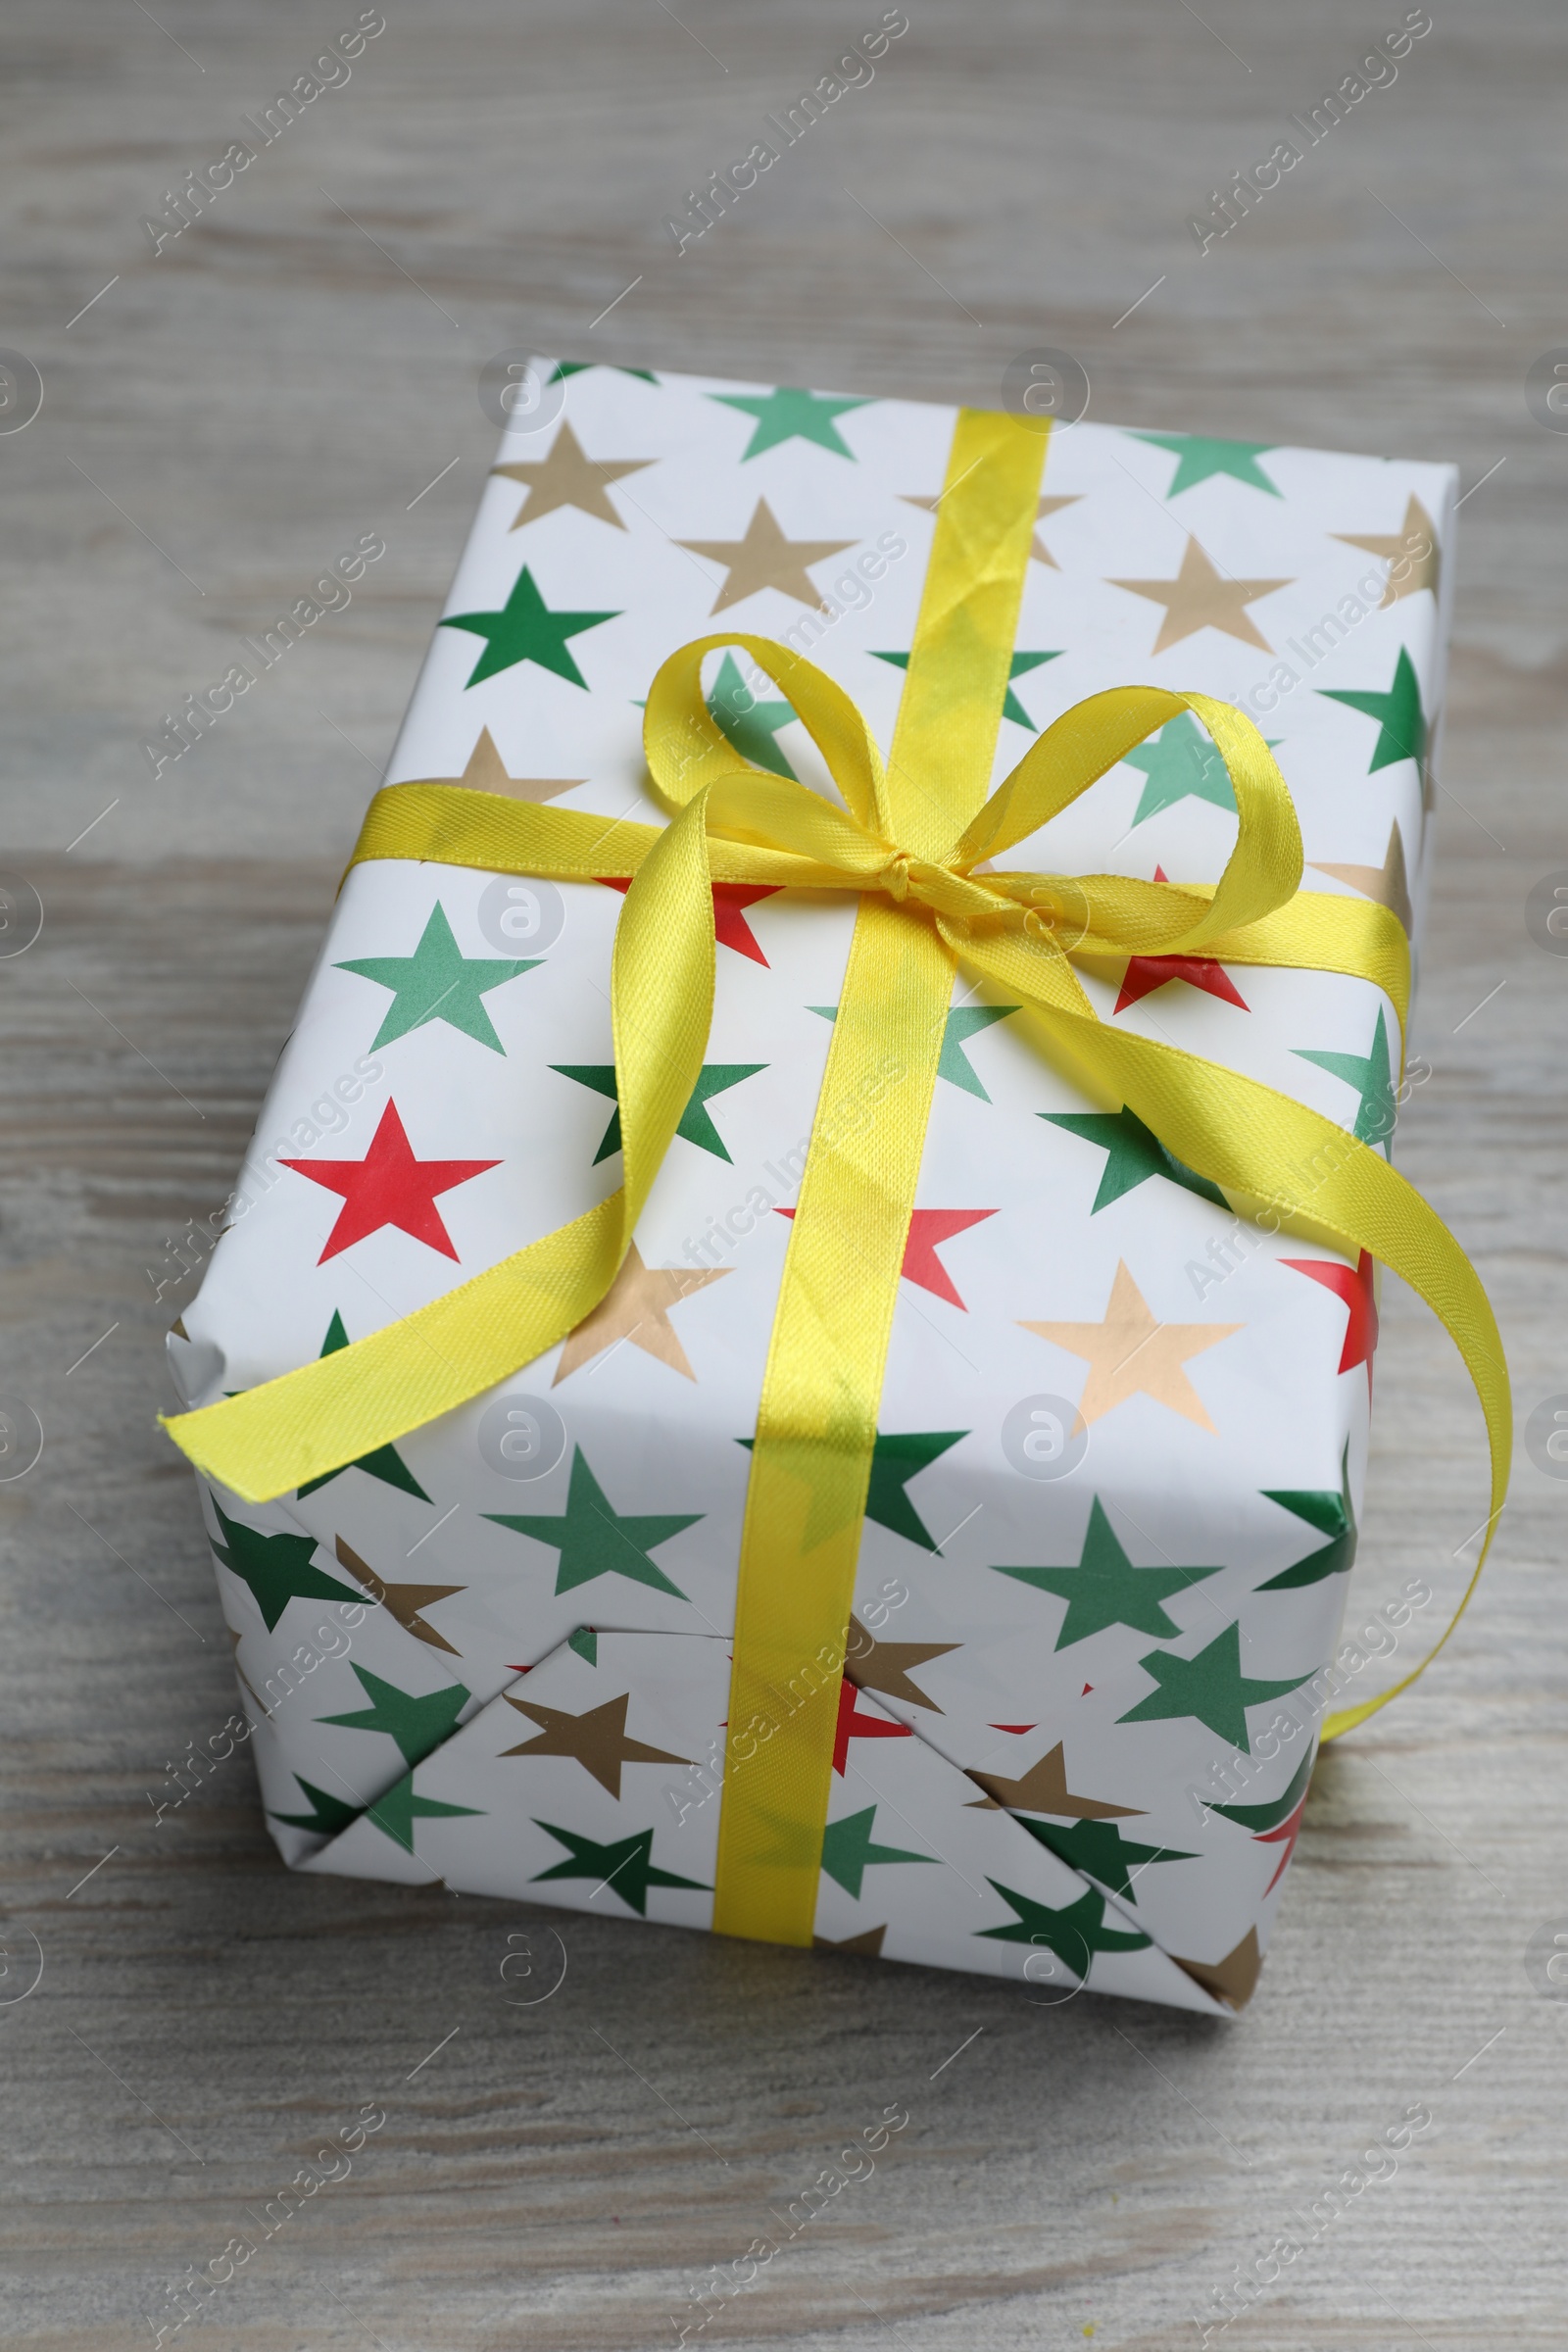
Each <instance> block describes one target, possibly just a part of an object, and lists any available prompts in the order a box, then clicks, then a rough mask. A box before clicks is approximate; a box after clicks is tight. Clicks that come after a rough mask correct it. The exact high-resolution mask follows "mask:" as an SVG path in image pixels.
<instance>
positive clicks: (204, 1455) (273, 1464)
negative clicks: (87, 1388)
mask: <svg viewBox="0 0 1568 2352" xmlns="http://www.w3.org/2000/svg"><path fill="white" fill-rule="evenodd" d="M704 820H705V808H704V803H703V800H702V799H701V798H699V799H698V800H696V801H694V802H693V803H692V804H691V806H690V807H689V808H688V809H684V810H683V811H682V813H681V815H680V816H679V817H677V818H676V819H675V821H674V823H672V824H671V825H669V826H668V827H667V828H666V829H665V830H664V831H663V832H662V833H661V834H660V835H659V836H658V838H657V840H656V842H655V844H654V846H653V847H652V849H651V850H650V851H649V853H648V855H647V857H646V858H645V859H644V860H643V863H642V864H641V866H640V867H639V868H638V872H637V875H636V878H635V879H634V880H633V882H632V885H631V888H630V890H629V891H628V892H627V894H626V902H625V905H624V907H622V909H621V913H620V919H619V921H618V923H617V925H616V929H615V950H614V956H613V962H612V966H611V1008H612V1018H613V1028H614V1041H615V1047H614V1050H615V1080H616V1092H617V1096H618V1100H619V1103H620V1114H621V1138H622V1166H623V1168H624V1170H625V1182H624V1184H623V1185H622V1186H621V1187H620V1188H619V1189H618V1190H616V1191H615V1192H613V1193H612V1194H610V1196H609V1197H608V1199H606V1200H604V1201H600V1202H599V1203H598V1205H597V1206H596V1207H594V1208H591V1209H589V1210H587V1211H586V1212H585V1213H584V1214H583V1215H582V1216H580V1217H575V1218H573V1219H572V1220H571V1222H570V1223H569V1224H566V1225H561V1226H558V1227H557V1228H556V1230H555V1231H554V1232H553V1233H547V1234H545V1235H543V1236H542V1237H541V1238H540V1239H539V1240H538V1241H536V1242H531V1243H530V1244H529V1245H528V1247H527V1249H525V1250H517V1251H515V1253H514V1254H513V1255H512V1256H511V1257H508V1258H504V1259H503V1260H502V1262H501V1263H500V1265H498V1266H491V1267H490V1268H489V1269H488V1270H487V1271H486V1272H485V1273H483V1274H476V1275H475V1276H474V1277H473V1278H472V1280H471V1281H469V1282H466V1283H463V1284H461V1285H460V1286H459V1288H458V1289H457V1290H455V1291H448V1292H447V1293H446V1294H445V1295H444V1296H443V1297H442V1298H440V1299H432V1300H431V1302H430V1303H429V1305H427V1306H423V1307H419V1308H418V1309H417V1310H416V1312H415V1313H413V1314H411V1315H405V1316H403V1317H402V1318H401V1320H399V1321H398V1322H395V1323H390V1324H388V1325H386V1326H385V1327H384V1328H383V1329H382V1330H380V1331H377V1332H372V1333H371V1334H370V1335H369V1337H368V1339H363V1340H356V1341H354V1342H353V1343H352V1345H351V1346H349V1347H347V1348H339V1349H337V1350H336V1351H335V1352H334V1353H333V1354H331V1355H326V1356H322V1357H321V1358H320V1359H319V1361H318V1362H316V1363H311V1364H302V1365H300V1366H299V1368H298V1369H297V1370H296V1371H293V1372H285V1373H284V1374H282V1375H281V1377H280V1378H278V1379H276V1380H269V1381H264V1382H263V1383H262V1384H261V1385H260V1386H259V1387H257V1388H254V1389H248V1390H246V1391H244V1392H243V1393H242V1394H241V1395H239V1396H237V1397H225V1398H223V1400H222V1401H221V1403H218V1404H209V1405H204V1406H202V1407H200V1408H199V1409H198V1410H196V1411H194V1412H187V1413H176V1414H174V1415H172V1416H168V1417H165V1416H160V1418H161V1419H162V1420H163V1425H164V1427H165V1428H166V1429H167V1430H168V1432H169V1434H170V1436H171V1437H172V1439H173V1441H174V1443H175V1445H176V1446H179V1447H180V1448H181V1450H182V1451H183V1452H184V1453H185V1454H187V1455H188V1456H189V1458H190V1460H191V1461H192V1462H193V1463H194V1464H195V1466H196V1468H197V1469H198V1470H200V1471H201V1472H202V1473H203V1475H204V1476H206V1477H208V1478H211V1479H214V1480H216V1481H217V1483H218V1484H219V1485H220V1486H223V1487H226V1488H227V1489H228V1490H229V1492H230V1493H231V1494H234V1495H239V1496H240V1497H241V1499H242V1500H243V1501H246V1502H268V1501H270V1500H271V1499H272V1498H273V1496H275V1495H286V1494H288V1493H290V1492H291V1491H293V1490H296V1489H298V1488H299V1487H301V1486H304V1485H307V1484H309V1482H310V1481H311V1480H312V1479H317V1478H322V1477H324V1476H325V1475H326V1474H327V1473H328V1472H329V1471H332V1470H341V1469H342V1468H343V1467H344V1465H345V1464H346V1463H349V1462H353V1461H357V1460H358V1459H359V1457H360V1456H361V1455H362V1454H365V1453H368V1452H370V1451H371V1450H372V1449H373V1448H374V1447H375V1446H384V1445H390V1444H392V1443H393V1442H394V1441H395V1440H396V1439H398V1438H400V1437H402V1436H404V1435H406V1434H407V1432H408V1431H409V1430H411V1429H417V1428H420V1427H422V1426H423V1424H424V1423H425V1422H427V1421H433V1420H436V1419H437V1418H438V1417H439V1416H440V1415H441V1414H443V1413H449V1412H452V1411H454V1410H455V1409H456V1408H457V1407H458V1406H459V1405H462V1404H466V1403H467V1402H468V1400H469V1399H470V1398H471V1397H478V1396H482V1395H483V1393H484V1391H485V1390H486V1389H490V1388H494V1386H495V1385H496V1383H497V1382H498V1381H502V1380H506V1379H507V1378H509V1377H510V1375H511V1374H512V1373H514V1372H515V1371H517V1370H518V1369H519V1368H520V1367H521V1366H522V1365H523V1364H527V1363H532V1362H533V1360H534V1358H535V1357H536V1356H539V1355H542V1354H543V1353H544V1351H545V1349H546V1348H552V1347H554V1346H555V1344H556V1342H557V1341H558V1340H562V1339H564V1337H565V1335H566V1333H567V1332H568V1331H570V1330H572V1329H573V1327H574V1326H575V1325H576V1324H578V1323H580V1322H581V1321H582V1319H583V1317H584V1316H585V1315H588V1314H591V1313H592V1311H593V1309H594V1308H595V1307H596V1306H597V1305H598V1304H599V1301H600V1300H601V1299H603V1297H604V1296H605V1293H606V1292H607V1291H608V1290H609V1289H610V1286H611V1284H612V1283H613V1281H614V1279H615V1275H616V1273H617V1271H618V1270H619V1267H620V1263H621V1260H622V1258H623V1257H624V1256H625V1254H626V1250H627V1247H628V1245H629V1243H630V1241H631V1237H632V1234H633V1231H634V1230H635V1227H636V1223H637V1219H638V1216H639V1215H640V1213H641V1211H642V1207H643V1203H644V1201H646V1200H647V1197H648V1194H649V1191H650V1190H651V1188H652V1185H653V1182H654V1179H655V1177H656V1176H657V1175H658V1173H659V1169H660V1166H661V1164H662V1160H663V1157H664V1153H665V1152H666V1151H667V1150H668V1148H669V1145H670V1141H671V1139H672V1138H673V1136H674V1133H675V1128H676V1124H677V1122H678V1121H679V1119H680V1115H681V1113H682V1111H683V1110H684V1109H685V1107H686V1103H687V1102H688V1100H689V1098H690V1096H691V1094H692V1090H693V1089H694V1087H695V1086H696V1084H697V1080H698V1076H699V1074H700V1072H701V1070H702V1062H703V1052H704V1048H705V1047H706V1045H707V1042H708V1033H709V1027H710V1024H711V1019H712V1008H713V952H714V951H713V902H712V894H711V887H710V876H709V865H708V842H707V835H706V832H705V829H704Z"/></svg>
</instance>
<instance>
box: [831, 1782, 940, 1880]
mask: <svg viewBox="0 0 1568 2352" xmlns="http://www.w3.org/2000/svg"><path fill="white" fill-rule="evenodd" d="M875 1820H876V1807H875V1805H867V1806H866V1808H865V1811H864V1812H863V1813H852V1814H851V1815H850V1816H849V1818H848V1819H847V1820H845V1821H830V1822H829V1823H828V1825H827V1827H826V1829H825V1830H824V1831H823V1832H822V1868H823V1869H824V1870H825V1871H826V1873H827V1875H828V1877H829V1878H830V1879H832V1880H833V1881H834V1882H835V1883H836V1884H837V1885H838V1886H840V1887H843V1889H844V1891H845V1893H846V1894H853V1895H854V1897H855V1899H856V1901H857V1902H858V1901H859V1899H860V1883H861V1881H862V1880H863V1879H864V1877H865V1874H866V1872H867V1871H868V1870H869V1869H870V1867H871V1865H872V1863H873V1862H935V1861H937V1860H938V1858H939V1857H938V1856H937V1855H935V1854H911V1853H907V1852H906V1850H905V1848H904V1847H903V1846H901V1845H875V1844H873V1843H872V1839H871V1828H872V1824H873V1823H874V1822H875Z"/></svg>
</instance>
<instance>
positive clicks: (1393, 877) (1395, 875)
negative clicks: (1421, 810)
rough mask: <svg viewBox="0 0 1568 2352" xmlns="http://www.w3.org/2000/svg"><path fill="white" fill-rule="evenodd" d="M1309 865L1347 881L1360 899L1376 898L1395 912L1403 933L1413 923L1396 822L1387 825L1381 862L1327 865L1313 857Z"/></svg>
mask: <svg viewBox="0 0 1568 2352" xmlns="http://www.w3.org/2000/svg"><path fill="white" fill-rule="evenodd" d="M1312 862H1313V865H1314V867H1315V869H1316V870H1317V872H1318V873H1320V874H1332V875H1333V876H1334V879H1335V881H1336V882H1348V884H1349V885H1350V888H1351V889H1352V890H1358V891H1359V892H1360V893H1361V896H1362V898H1363V899H1376V901H1377V903H1378V905H1379V906H1380V907H1389V908H1390V909H1391V910H1392V912H1393V913H1395V914H1397V916H1398V918H1399V922H1400V924H1401V926H1402V927H1403V929H1404V932H1405V934H1406V936H1408V935H1409V933H1410V932H1411V931H1412V930H1413V929H1414V927H1415V917H1414V915H1413V913H1412V911H1411V907H1410V885H1409V881H1408V878H1407V876H1406V874H1405V870H1404V842H1403V839H1402V837H1401V835H1400V832H1399V828H1398V825H1397V823H1395V824H1392V825H1391V826H1390V827H1389V846H1388V848H1387V849H1386V850H1385V851H1384V853H1383V863H1382V864H1381V865H1328V864H1325V862H1324V861H1323V859H1322V858H1314V859H1313V860H1312Z"/></svg>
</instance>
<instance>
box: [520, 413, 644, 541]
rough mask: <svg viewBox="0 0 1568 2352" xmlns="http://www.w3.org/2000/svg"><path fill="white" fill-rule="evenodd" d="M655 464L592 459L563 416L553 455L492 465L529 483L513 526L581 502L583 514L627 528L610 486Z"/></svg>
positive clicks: (578, 506) (617, 526) (617, 527)
mask: <svg viewBox="0 0 1568 2352" xmlns="http://www.w3.org/2000/svg"><path fill="white" fill-rule="evenodd" d="M653 463H654V461H653V459H652V458H591V457H589V456H588V454H587V452H586V451H585V450H584V448H583V446H582V444H581V442H580V441H579V440H578V439H577V436H576V434H575V433H574V432H573V431H572V429H571V427H570V425H569V424H568V423H567V422H566V420H565V418H564V417H563V418H562V422H561V430H560V432H559V433H558V434H557V435H556V437H555V440H554V441H553V442H552V443H551V445H550V454H549V456H548V457H544V458H525V459H519V460H517V461H515V463H514V464H513V465H511V466H492V467H491V469H490V470H491V472H492V473H500V474H505V476H506V478H507V480H508V481H509V482H522V483H524V484H525V485H526V496H525V497H524V499H523V502H522V505H521V506H520V507H519V508H518V509H517V515H516V520H515V522H514V523H513V526H512V527H513V529H514V530H515V531H518V530H521V528H522V526H523V524H524V523H525V522H537V521H538V520H539V518H540V516H541V515H553V514H554V513H555V511H556V509H557V507H575V508H577V510H578V512H579V513H580V514H583V515H597V516H598V518H599V520H600V521H601V522H608V523H612V524H613V526H614V528H615V529H616V530H617V531H623V530H624V529H625V528H626V525H625V524H624V522H622V520H621V518H620V516H619V515H617V514H616V513H615V510H614V508H613V506H612V505H611V503H610V485H611V483H612V482H618V481H619V480H620V477H621V475H622V474H623V473H641V471H642V469H643V467H644V466H652V464H653Z"/></svg>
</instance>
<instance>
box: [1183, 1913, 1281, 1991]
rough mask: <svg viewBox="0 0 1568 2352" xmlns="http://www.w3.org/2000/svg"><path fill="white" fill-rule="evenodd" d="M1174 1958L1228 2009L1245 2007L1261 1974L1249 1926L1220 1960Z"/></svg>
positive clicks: (1260, 1959)
mask: <svg viewBox="0 0 1568 2352" xmlns="http://www.w3.org/2000/svg"><path fill="white" fill-rule="evenodd" d="M1171 1958H1172V1959H1173V1960H1176V1965H1177V1967H1178V1968H1184V1969H1185V1970H1186V1971H1187V1974H1188V1975H1189V1976H1190V1977H1191V1978H1192V1980H1193V1982H1194V1983H1195V1984H1197V1985H1201V1986H1202V1987H1203V1990H1204V1991H1205V1992H1211V1993H1213V1994H1214V1995H1215V1997H1216V1998H1217V1999H1219V2000H1222V2001H1223V2002H1225V2004H1226V2006H1227V2007H1228V2008H1231V2009H1245V2008H1246V2007H1247V2004H1248V2002H1249V2001H1250V1999H1251V1997H1252V1994H1253V1991H1254V1989H1255V1988H1256V1985H1257V1980H1258V1978H1259V1976H1260V1975H1261V1974H1262V1968H1263V1955H1262V1953H1261V1952H1260V1951H1259V1950H1258V1948H1257V1930H1256V1929H1255V1928H1249V1929H1248V1931H1247V1934H1246V1935H1245V1936H1243V1937H1242V1940H1241V1942H1240V1943H1239V1944H1237V1945H1236V1946H1235V1948H1234V1949H1233V1950H1231V1951H1228V1952H1227V1953H1226V1955H1225V1957H1224V1959H1223V1960H1177V1959H1176V1954H1175V1953H1174V1952H1172V1954H1171Z"/></svg>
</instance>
